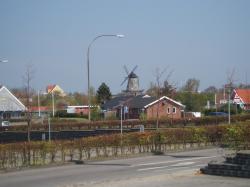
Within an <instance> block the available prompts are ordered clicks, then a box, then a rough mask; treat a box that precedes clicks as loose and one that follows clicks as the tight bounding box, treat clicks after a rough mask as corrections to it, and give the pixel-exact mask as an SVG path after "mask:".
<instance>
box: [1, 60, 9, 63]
mask: <svg viewBox="0 0 250 187" xmlns="http://www.w3.org/2000/svg"><path fill="white" fill-rule="evenodd" d="M0 62H2V63H7V62H8V60H0Z"/></svg>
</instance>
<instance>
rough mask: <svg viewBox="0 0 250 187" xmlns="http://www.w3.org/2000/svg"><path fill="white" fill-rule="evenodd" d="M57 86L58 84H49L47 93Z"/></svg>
mask: <svg viewBox="0 0 250 187" xmlns="http://www.w3.org/2000/svg"><path fill="white" fill-rule="evenodd" d="M55 87H56V85H48V86H47V88H46V90H47V93H50V92H51V91H52V90H53V89H54V88H55Z"/></svg>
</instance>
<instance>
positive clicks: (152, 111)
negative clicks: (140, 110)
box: [145, 100, 183, 119]
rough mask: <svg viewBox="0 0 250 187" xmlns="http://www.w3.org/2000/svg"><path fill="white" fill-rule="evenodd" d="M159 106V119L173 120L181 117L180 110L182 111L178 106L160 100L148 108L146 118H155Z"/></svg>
mask: <svg viewBox="0 0 250 187" xmlns="http://www.w3.org/2000/svg"><path fill="white" fill-rule="evenodd" d="M158 104H159V118H166V117H168V118H173V119H180V118H181V117H182V115H181V110H183V108H182V107H180V106H179V105H177V104H175V103H173V102H170V101H167V100H162V101H159V102H158V103H155V104H154V105H151V106H149V107H148V108H147V109H146V111H145V113H146V115H147V118H148V119H150V118H156V117H157V107H158Z"/></svg>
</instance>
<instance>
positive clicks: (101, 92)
mask: <svg viewBox="0 0 250 187" xmlns="http://www.w3.org/2000/svg"><path fill="white" fill-rule="evenodd" d="M96 98H97V102H98V103H101V104H103V103H105V102H106V101H108V100H110V99H111V92H110V89H109V87H108V86H107V85H106V84H105V83H104V82H103V83H102V84H101V85H100V87H99V88H98V90H97V92H96Z"/></svg>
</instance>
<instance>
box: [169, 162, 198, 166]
mask: <svg viewBox="0 0 250 187" xmlns="http://www.w3.org/2000/svg"><path fill="white" fill-rule="evenodd" d="M194 163H195V162H180V163H177V164H173V165H171V166H172V167H180V166H188V165H191V164H194Z"/></svg>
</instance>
